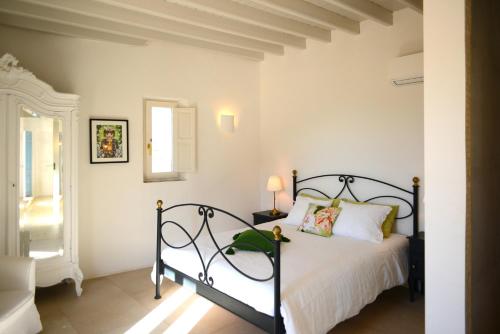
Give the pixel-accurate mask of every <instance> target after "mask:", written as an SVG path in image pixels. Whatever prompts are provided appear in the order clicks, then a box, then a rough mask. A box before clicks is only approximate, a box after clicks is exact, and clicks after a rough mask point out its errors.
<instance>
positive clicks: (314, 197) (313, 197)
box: [299, 193, 340, 208]
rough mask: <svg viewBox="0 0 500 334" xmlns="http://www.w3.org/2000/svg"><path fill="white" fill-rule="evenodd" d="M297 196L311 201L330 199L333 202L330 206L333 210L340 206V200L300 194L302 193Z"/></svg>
mask: <svg viewBox="0 0 500 334" xmlns="http://www.w3.org/2000/svg"><path fill="white" fill-rule="evenodd" d="M299 196H302V197H307V198H312V199H319V200H325V199H331V200H332V201H333V202H332V205H331V206H333V207H334V208H338V207H339V205H340V198H328V197H324V196H313V195H309V194H302V193H300V194H299Z"/></svg>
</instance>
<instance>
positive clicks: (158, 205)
mask: <svg viewBox="0 0 500 334" xmlns="http://www.w3.org/2000/svg"><path fill="white" fill-rule="evenodd" d="M162 205H163V201H162V200H161V199H159V200H157V201H156V208H157V209H161V207H162Z"/></svg>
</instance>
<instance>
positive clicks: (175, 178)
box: [143, 176, 186, 183]
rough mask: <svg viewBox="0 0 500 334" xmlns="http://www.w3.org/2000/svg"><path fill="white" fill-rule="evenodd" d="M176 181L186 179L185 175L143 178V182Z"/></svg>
mask: <svg viewBox="0 0 500 334" xmlns="http://www.w3.org/2000/svg"><path fill="white" fill-rule="evenodd" d="M175 181H186V178H185V177H184V176H173V177H165V178H157V179H143V183H156V182H175Z"/></svg>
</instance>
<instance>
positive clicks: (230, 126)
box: [220, 115, 234, 132]
mask: <svg viewBox="0 0 500 334" xmlns="http://www.w3.org/2000/svg"><path fill="white" fill-rule="evenodd" d="M220 127H221V128H222V130H224V131H226V132H234V115H221V116H220Z"/></svg>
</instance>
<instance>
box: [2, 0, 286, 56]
mask: <svg viewBox="0 0 500 334" xmlns="http://www.w3.org/2000/svg"><path fill="white" fill-rule="evenodd" d="M38 1H39V0H29V1H28V0H27V1H26V2H24V1H19V0H10V1H6V2H0V11H3V12H10V13H13V14H18V15H24V16H30V17H35V18H39V19H43V20H46V21H52V22H58V23H64V24H68V25H72V26H79V27H82V28H92V29H94V30H101V31H106V32H111V33H118V34H120V35H128V36H133V37H140V38H145V39H148V40H155V39H156V40H166V41H171V40H172V39H173V36H177V39H178V37H186V38H190V39H197V40H202V41H205V42H214V43H217V44H222V45H226V46H233V47H237V48H241V49H247V50H253V51H257V52H269V53H273V54H278V55H282V54H284V48H283V46H281V45H278V44H272V43H268V42H263V41H258V40H254V39H250V38H246V37H241V36H236V35H232V34H227V33H224V32H219V31H212V30H209V29H205V28H200V27H195V26H191V25H186V24H184V23H181V22H170V21H166V20H164V19H162V18H154V17H153V18H149V25H148V28H144V27H142V26H140V25H133V22H134V20H138V19H139V17H138V15H144V14H141V13H135V12H131V11H129V12H128V14H129V16H128V18H129V19H130V21H128V23H126V24H125V23H121V22H119V20H117V21H114V20H113V17H106V18H99V17H95V16H88V15H82V14H79V13H76V12H73V11H71V10H62V9H57V8H54V7H47V6H46V5H47V4H49V3H50V2H51V0H43V1H42V0H40V1H39V3H38ZM64 3H66V4H68V6H70V5H74V4H75V3H82V2H81V1H75V0H65V1H64ZM97 4H98V3H93V4H91V5H92V7H93V8H98V6H96V5H97ZM114 11H115V12H117V11H116V10H114ZM122 14H123V13H122ZM121 19H123V17H122V18H121ZM155 19H156V20H155ZM157 20H160V21H161V22H160V21H157ZM136 23H137V22H136ZM154 24H156V28H155V29H153V28H151V27H152V26H153V25H154Z"/></svg>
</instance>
